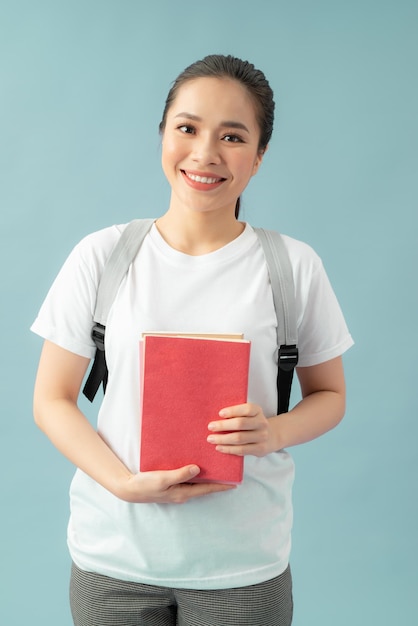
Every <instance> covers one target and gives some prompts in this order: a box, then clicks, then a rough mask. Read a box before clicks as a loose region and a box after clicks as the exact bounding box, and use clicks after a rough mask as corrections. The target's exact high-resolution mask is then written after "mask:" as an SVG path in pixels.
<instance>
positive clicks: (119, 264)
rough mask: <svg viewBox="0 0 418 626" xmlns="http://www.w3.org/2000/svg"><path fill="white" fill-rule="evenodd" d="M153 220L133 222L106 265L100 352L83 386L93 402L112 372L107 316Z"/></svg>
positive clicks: (98, 316)
mask: <svg viewBox="0 0 418 626" xmlns="http://www.w3.org/2000/svg"><path fill="white" fill-rule="evenodd" d="M153 222H154V220H153V219H142V220H134V221H132V222H130V223H129V224H128V225H127V226H126V227H125V229H124V231H123V232H122V234H121V236H120V237H119V239H118V242H117V243H116V245H115V247H114V248H113V250H112V252H111V253H110V255H109V257H108V259H107V261H106V263H105V266H104V268H103V272H102V276H101V278H100V282H99V286H98V289H97V297H96V306H95V310H94V316H93V319H94V322H95V323H94V326H93V329H92V333H91V336H92V338H93V340H94V343H95V344H96V355H95V357H94V362H93V365H92V368H91V370H90V373H89V376H88V378H87V380H86V384H85V385H84V388H83V394H84V395H85V396H86V398H88V399H89V400H90V402H93V399H94V397H95V395H96V393H97V390H98V389H99V387H100V384H101V383H103V389H104V390H106V385H107V377H108V371H107V365H106V358H105V352H104V350H105V331H106V322H107V316H108V314H109V311H110V308H111V306H112V304H113V302H114V300H115V298H116V294H117V292H118V289H119V287H120V284H121V282H122V279H123V277H124V276H125V274H126V273H127V271H128V269H129V266H130V265H131V263H132V261H133V260H134V258H135V257H136V255H137V254H138V250H139V248H140V247H141V244H142V242H143V241H144V238H145V236H146V235H147V233H148V232H149V230H150V228H151V226H152V224H153Z"/></svg>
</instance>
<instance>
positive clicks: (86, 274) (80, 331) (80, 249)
mask: <svg viewBox="0 0 418 626" xmlns="http://www.w3.org/2000/svg"><path fill="white" fill-rule="evenodd" d="M117 237H118V229H117V227H110V228H107V229H104V230H102V231H98V232H97V233H93V234H92V235H88V236H87V237H85V238H84V239H83V240H82V241H81V242H80V243H79V244H77V245H76V246H75V248H74V249H73V250H72V252H71V253H70V255H69V256H68V258H67V260H66V261H65V263H64V265H63V266H62V268H61V270H60V271H59V273H58V275H57V277H56V279H55V280H54V282H53V284H52V286H51V288H50V290H49V292H48V294H47V296H46V298H45V300H44V302H43V304H42V306H41V308H40V311H39V313H38V315H37V317H36V319H35V321H34V322H33V324H32V326H31V330H32V331H33V332H34V333H36V334H38V335H40V336H41V337H43V338H44V339H47V340H48V341H51V342H52V343H55V344H57V345H58V346H60V347H61V348H64V349H66V350H69V351H70V352H73V353H75V354H78V355H80V356H83V357H86V358H93V356H94V354H95V351H96V347H95V345H94V342H93V340H92V338H91V331H92V326H93V315H94V307H95V304H96V293H97V286H98V283H99V279H100V276H101V272H102V270H103V266H104V262H105V260H106V258H107V256H108V254H109V253H110V251H111V249H112V247H113V245H114V243H115V242H116V240H117Z"/></svg>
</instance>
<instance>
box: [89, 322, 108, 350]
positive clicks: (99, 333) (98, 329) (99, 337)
mask: <svg viewBox="0 0 418 626" xmlns="http://www.w3.org/2000/svg"><path fill="white" fill-rule="evenodd" d="M91 338H92V339H93V341H94V343H95V344H96V348H97V349H98V350H100V351H101V352H104V349H105V344H104V339H105V327H104V326H103V324H99V323H96V324H95V325H94V326H93V329H92V331H91Z"/></svg>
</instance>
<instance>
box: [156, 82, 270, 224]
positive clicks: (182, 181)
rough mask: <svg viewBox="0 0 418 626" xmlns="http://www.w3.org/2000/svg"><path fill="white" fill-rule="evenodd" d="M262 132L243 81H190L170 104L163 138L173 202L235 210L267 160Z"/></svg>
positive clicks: (164, 163)
mask: <svg viewBox="0 0 418 626" xmlns="http://www.w3.org/2000/svg"><path fill="white" fill-rule="evenodd" d="M259 138H260V129H259V127H258V123H257V120H256V116H255V108H254V104H253V102H252V100H251V97H250V95H249V94H248V92H247V90H246V89H245V88H244V87H243V86H242V85H241V84H240V83H239V82H237V81H235V80H231V79H228V78H222V79H220V78H196V79H194V80H190V81H188V82H186V83H185V84H184V85H183V86H182V87H180V89H179V91H178V93H177V96H176V98H175V100H174V102H173V104H172V105H171V107H170V109H169V110H168V113H167V119H166V125H165V129H164V134H163V141H162V166H163V170H164V173H165V175H166V177H167V179H168V181H169V183H170V185H171V190H172V196H171V207H172V208H181V209H190V210H193V211H199V212H207V211H217V210H221V211H225V210H230V211H232V213H234V211H235V204H236V201H237V198H238V197H239V196H240V195H241V193H242V192H243V190H244V189H245V187H246V186H247V184H248V182H249V180H250V178H251V177H252V176H253V175H254V174H255V173H256V172H257V170H258V167H259V165H260V163H261V160H262V153H261V152H260V151H259V149H258V142H259Z"/></svg>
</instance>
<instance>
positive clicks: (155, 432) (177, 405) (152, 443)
mask: <svg viewBox="0 0 418 626" xmlns="http://www.w3.org/2000/svg"><path fill="white" fill-rule="evenodd" d="M249 357H250V342H249V341H244V340H231V339H223V338H222V339H213V338H211V339H209V338H202V336H196V337H185V336H169V335H155V336H152V335H149V336H148V335H146V336H145V337H144V340H143V344H142V355H141V358H142V422H141V446H140V449H141V453H140V459H141V460H140V470H141V471H143V472H145V471H151V470H166V469H177V468H179V467H182V466H184V465H189V464H196V465H198V466H199V467H200V470H201V471H200V474H199V475H198V476H197V477H196V478H195V479H193V482H208V481H210V482H226V483H239V482H241V481H242V474H243V457H241V456H237V455H230V454H223V453H222V452H217V451H216V449H215V446H214V445H213V444H210V443H208V442H207V441H206V439H207V436H208V435H209V431H208V424H209V422H211V421H213V420H219V419H221V418H220V417H219V415H218V413H219V411H220V410H221V409H222V408H224V407H227V406H232V405H234V404H241V403H244V402H247V390H248V368H249Z"/></svg>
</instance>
